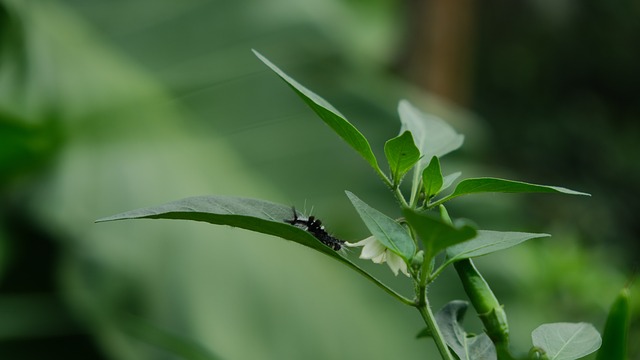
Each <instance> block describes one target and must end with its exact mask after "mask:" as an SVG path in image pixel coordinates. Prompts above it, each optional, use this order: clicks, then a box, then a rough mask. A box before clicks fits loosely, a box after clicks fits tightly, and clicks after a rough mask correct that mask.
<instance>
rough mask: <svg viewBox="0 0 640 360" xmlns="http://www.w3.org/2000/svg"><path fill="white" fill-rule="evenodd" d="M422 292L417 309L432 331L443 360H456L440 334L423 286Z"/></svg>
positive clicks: (421, 287)
mask: <svg viewBox="0 0 640 360" xmlns="http://www.w3.org/2000/svg"><path fill="white" fill-rule="evenodd" d="M420 292H421V295H420V301H419V304H418V306H416V307H417V308H418V311H419V312H420V315H422V318H423V319H424V322H425V324H427V327H428V328H429V330H431V336H432V337H433V341H435V343H436V346H437V347H438V351H439V352H440V356H442V358H443V359H445V360H455V359H454V357H453V355H451V352H450V351H449V347H448V346H447V343H446V342H445V341H444V337H443V336H442V333H441V332H440V328H439V327H438V324H437V323H436V318H435V316H434V315H433V312H432V311H431V307H430V306H429V299H427V296H426V291H425V288H424V287H423V286H420Z"/></svg>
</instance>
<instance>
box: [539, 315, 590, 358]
mask: <svg viewBox="0 0 640 360" xmlns="http://www.w3.org/2000/svg"><path fill="white" fill-rule="evenodd" d="M531 339H532V341H533V345H534V346H537V347H539V348H541V349H544V351H545V352H546V355H547V356H548V358H549V360H573V359H579V358H581V357H583V356H586V355H589V354H591V353H592V352H594V351H596V350H598V348H599V347H600V344H601V343H602V339H601V338H600V334H598V331H597V330H596V329H595V328H594V327H593V325H591V324H587V323H553V324H543V325H540V326H539V327H537V328H536V329H535V330H533V332H532V333H531Z"/></svg>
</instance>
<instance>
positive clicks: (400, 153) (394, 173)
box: [384, 131, 420, 185]
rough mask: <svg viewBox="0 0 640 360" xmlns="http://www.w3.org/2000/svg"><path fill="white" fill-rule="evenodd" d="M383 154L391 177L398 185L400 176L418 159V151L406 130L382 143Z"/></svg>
mask: <svg viewBox="0 0 640 360" xmlns="http://www.w3.org/2000/svg"><path fill="white" fill-rule="evenodd" d="M384 154H385V155H386V156H387V161H388V162H389V169H391V179H392V180H393V183H394V184H396V185H398V184H400V181H401V180H402V177H404V175H405V174H406V173H407V171H409V170H410V169H411V168H412V167H413V165H415V164H416V162H417V161H418V160H419V159H420V151H419V150H418V148H416V144H415V143H414V142H413V136H411V133H410V132H408V131H405V132H403V133H402V135H399V136H397V137H395V138H393V139H391V140H389V141H387V142H386V143H385V144H384Z"/></svg>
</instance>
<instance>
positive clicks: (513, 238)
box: [447, 230, 551, 262]
mask: <svg viewBox="0 0 640 360" xmlns="http://www.w3.org/2000/svg"><path fill="white" fill-rule="evenodd" d="M547 236H551V235H549V234H534V233H524V232H504V231H490V230H478V235H477V236H476V237H475V238H473V239H471V240H469V241H465V242H463V243H461V244H457V245H454V246H451V247H449V248H447V262H455V261H458V260H461V259H470V258H474V257H478V256H482V255H487V254H491V253H493V252H496V251H500V250H504V249H508V248H510V247H512V246H516V245H518V244H520V243H523V242H525V241H527V240H530V239H536V238H541V237H547Z"/></svg>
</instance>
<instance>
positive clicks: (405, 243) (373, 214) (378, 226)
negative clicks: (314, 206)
mask: <svg viewBox="0 0 640 360" xmlns="http://www.w3.org/2000/svg"><path fill="white" fill-rule="evenodd" d="M346 193H347V196H348V197H349V200H351V203H352V204H353V207H355V208H356V210H357V211H358V214H359V215H360V217H361V218H362V221H364V224H365V225H366V226H367V228H368V229H369V231H371V235H373V236H374V237H375V238H376V239H377V240H378V241H380V242H381V243H382V244H384V246H386V247H387V248H388V249H389V250H391V251H393V252H394V253H396V254H398V255H399V256H400V257H402V258H403V259H404V260H405V261H409V260H410V259H411V258H412V257H413V255H414V254H415V252H416V245H415V244H414V242H413V239H411V235H409V232H408V231H407V229H405V228H404V226H402V225H400V224H399V223H398V222H397V221H395V220H393V219H392V218H390V217H388V216H387V215H385V214H383V213H381V212H380V211H378V210H376V209H374V208H372V207H371V206H369V205H367V204H366V203H365V202H364V201H362V200H360V199H359V198H358V197H357V196H355V195H354V194H353V193H351V192H349V191H347V192H346Z"/></svg>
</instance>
